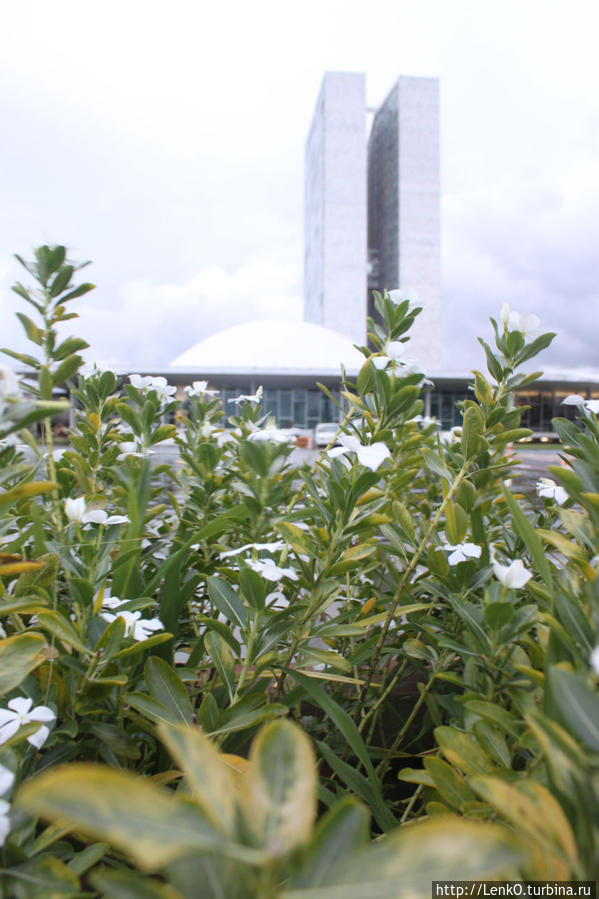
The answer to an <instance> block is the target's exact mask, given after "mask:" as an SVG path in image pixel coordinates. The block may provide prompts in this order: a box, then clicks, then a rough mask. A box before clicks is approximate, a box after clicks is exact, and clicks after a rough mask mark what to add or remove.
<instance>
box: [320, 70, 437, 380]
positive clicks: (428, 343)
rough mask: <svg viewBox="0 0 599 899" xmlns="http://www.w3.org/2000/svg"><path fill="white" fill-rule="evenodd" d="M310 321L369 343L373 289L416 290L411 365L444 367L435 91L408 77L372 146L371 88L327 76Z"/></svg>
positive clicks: (343, 76) (341, 75) (359, 79)
mask: <svg viewBox="0 0 599 899" xmlns="http://www.w3.org/2000/svg"><path fill="white" fill-rule="evenodd" d="M304 233H305V241H304V254H305V256H304V318H305V320H306V321H310V322H315V323H316V324H320V325H324V326H326V327H328V328H332V329H333V330H336V331H339V332H341V333H342V334H345V335H346V336H347V337H349V338H350V339H351V340H352V341H353V342H354V343H358V344H364V343H365V342H366V327H365V319H366V314H367V306H368V302H369V299H368V298H369V293H370V288H379V289H383V288H387V289H389V290H392V289H393V288H396V287H401V288H405V289H411V290H415V291H416V292H417V294H418V303H419V305H422V306H423V307H424V311H423V312H422V313H421V315H420V316H419V318H418V321H417V323H416V326H415V328H414V329H413V331H412V339H411V341H410V343H409V344H408V346H407V347H406V355H407V356H413V357H416V358H417V359H418V360H419V361H421V362H422V363H423V365H425V366H426V367H427V368H429V369H439V368H440V366H441V258H440V257H441V253H440V153H439V82H438V80H437V79H436V78H412V77H405V76H402V77H400V78H399V79H398V81H397V82H396V84H395V85H394V87H393V88H392V90H391V92H390V93H389V96H388V97H387V98H386V100H385V101H384V103H383V104H382V105H381V107H380V108H379V109H378V110H376V112H375V115H374V118H373V122H372V129H371V132H370V138H369V141H368V147H367V142H366V78H365V76H364V75H363V74H359V73H345V72H327V73H326V74H325V76H324V79H323V82H322V87H321V91H320V95H319V97H318V102H317V104H316V109H315V112H314V118H313V121H312V126H311V129H310V133H309V136H308V140H307V143H306V167H305V205H304Z"/></svg>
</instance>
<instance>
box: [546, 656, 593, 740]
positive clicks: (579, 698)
mask: <svg viewBox="0 0 599 899" xmlns="http://www.w3.org/2000/svg"><path fill="white" fill-rule="evenodd" d="M549 685H550V690H551V693H552V695H553V698H554V700H555V702H556V704H557V706H558V708H559V711H560V713H561V714H562V716H563V718H564V720H565V721H566V723H567V724H568V725H569V726H570V727H571V728H572V730H573V731H574V733H575V734H576V735H577V736H578V737H579V738H580V739H581V740H582V741H583V743H585V744H586V745H587V746H589V747H590V748H591V749H593V750H594V751H595V752H599V696H598V695H597V693H596V692H594V691H593V690H591V688H590V687H589V686H588V684H587V683H586V682H585V681H584V680H583V679H582V678H581V677H580V676H579V675H578V674H575V673H574V672H573V671H567V670H566V669H564V668H551V669H550V671H549Z"/></svg>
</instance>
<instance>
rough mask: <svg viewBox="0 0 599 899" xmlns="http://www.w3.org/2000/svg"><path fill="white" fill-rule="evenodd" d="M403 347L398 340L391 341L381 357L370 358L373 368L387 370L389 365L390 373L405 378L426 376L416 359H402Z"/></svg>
mask: <svg viewBox="0 0 599 899" xmlns="http://www.w3.org/2000/svg"><path fill="white" fill-rule="evenodd" d="M403 350H404V345H403V343H401V342H400V341H399V340H393V341H392V342H391V343H389V344H387V346H386V348H385V354H384V355H382V356H372V357H371V359H372V364H373V365H374V367H375V368H379V369H381V368H387V366H388V365H389V364H390V365H391V369H392V371H395V372H397V373H398V374H399V376H400V377H402V378H405V377H406V376H407V375H414V374H422V375H423V374H426V372H425V370H424V366H422V365H421V364H420V363H419V362H418V360H417V359H412V358H409V359H404V357H403Z"/></svg>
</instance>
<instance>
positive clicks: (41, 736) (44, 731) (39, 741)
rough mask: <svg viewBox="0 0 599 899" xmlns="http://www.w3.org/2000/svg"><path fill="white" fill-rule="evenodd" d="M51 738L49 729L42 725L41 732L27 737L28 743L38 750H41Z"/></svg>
mask: <svg viewBox="0 0 599 899" xmlns="http://www.w3.org/2000/svg"><path fill="white" fill-rule="evenodd" d="M49 736H50V731H49V729H48V728H47V727H45V726H43V725H42V727H40V728H39V730H36V732H35V733H34V734H30V735H29V736H28V737H27V742H28V743H31V745H32V746H35V748H36V749H41V747H42V746H43V745H44V743H45V742H46V740H47V739H48V737H49Z"/></svg>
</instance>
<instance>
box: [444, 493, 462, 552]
mask: <svg viewBox="0 0 599 899" xmlns="http://www.w3.org/2000/svg"><path fill="white" fill-rule="evenodd" d="M467 530H468V516H467V515H466V513H465V512H464V510H463V509H462V507H461V506H460V505H458V504H457V503H452V502H449V503H447V505H446V507H445V534H446V536H447V539H448V540H449V542H450V543H451V544H454V545H455V544H457V543H461V542H462V540H463V539H464V537H465V536H466V531H467Z"/></svg>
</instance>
